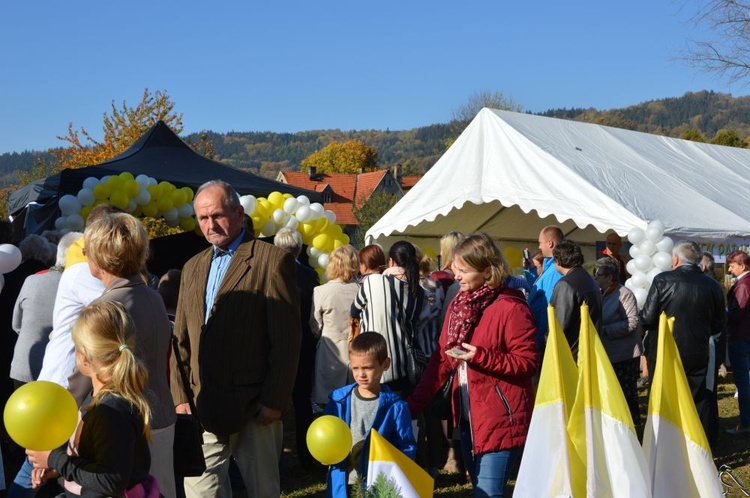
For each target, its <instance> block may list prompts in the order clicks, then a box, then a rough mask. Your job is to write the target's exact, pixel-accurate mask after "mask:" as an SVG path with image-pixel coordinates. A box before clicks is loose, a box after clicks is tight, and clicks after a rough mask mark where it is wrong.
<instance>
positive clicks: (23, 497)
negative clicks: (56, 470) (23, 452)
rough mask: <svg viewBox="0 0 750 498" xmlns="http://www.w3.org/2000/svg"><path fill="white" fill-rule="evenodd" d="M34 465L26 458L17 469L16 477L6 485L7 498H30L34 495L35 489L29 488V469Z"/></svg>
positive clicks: (32, 468)
mask: <svg viewBox="0 0 750 498" xmlns="http://www.w3.org/2000/svg"><path fill="white" fill-rule="evenodd" d="M32 470H34V465H33V464H32V463H31V462H29V459H28V458H26V459H25V460H24V461H23V465H21V468H20V469H19V470H18V474H17V475H16V478H15V479H13V482H12V483H11V485H10V486H9V487H8V498H31V497H33V496H36V489H32V488H31V471H32Z"/></svg>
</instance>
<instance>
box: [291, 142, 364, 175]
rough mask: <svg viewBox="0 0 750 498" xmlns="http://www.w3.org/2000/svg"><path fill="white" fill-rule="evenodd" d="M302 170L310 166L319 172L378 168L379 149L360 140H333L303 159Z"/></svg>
mask: <svg viewBox="0 0 750 498" xmlns="http://www.w3.org/2000/svg"><path fill="white" fill-rule="evenodd" d="M301 165H302V168H301V170H302V171H308V170H309V169H310V167H314V168H316V169H317V172H318V173H359V172H360V170H363V171H375V170H377V169H378V151H377V150H375V148H374V147H370V146H369V145H366V144H365V143H364V142H362V141H360V140H347V141H345V142H333V143H331V144H330V145H328V146H326V147H323V148H322V149H320V150H319V151H316V152H313V153H312V154H310V155H309V156H307V157H306V158H305V159H303V160H302V163H301Z"/></svg>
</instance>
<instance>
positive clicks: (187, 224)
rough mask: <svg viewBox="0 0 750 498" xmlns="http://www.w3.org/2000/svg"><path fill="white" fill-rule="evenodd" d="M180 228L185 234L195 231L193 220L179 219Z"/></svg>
mask: <svg viewBox="0 0 750 498" xmlns="http://www.w3.org/2000/svg"><path fill="white" fill-rule="evenodd" d="M180 228H182V229H183V230H185V231H186V232H190V231H192V230H195V218H192V217H191V218H181V219H180Z"/></svg>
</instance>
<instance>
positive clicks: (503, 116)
mask: <svg viewBox="0 0 750 498" xmlns="http://www.w3.org/2000/svg"><path fill="white" fill-rule="evenodd" d="M747 199H750V150H747V149H739V148H734V147H724V146H719V145H709V144H703V143H698V142H690V141H686V140H679V139H675V138H669V137H663V136H658V135H650V134H647V133H640V132H635V131H629V130H623V129H619V128H611V127H607V126H601V125H595V124H589V123H580V122H576V121H567V120H562V119H554V118H547V117H541V116H534V115H530V114H522V113H516V112H510V111H498V110H492V109H483V110H482V111H480V112H479V114H477V116H476V117H475V118H474V120H473V121H472V122H471V123H470V124H469V126H467V128H466V130H464V132H463V133H462V134H461V135H460V136H459V137H458V139H457V140H456V142H455V143H454V144H453V146H451V148H450V149H448V151H447V152H446V153H445V154H444V155H443V156H442V157H441V158H440V159H439V160H438V162H437V163H435V165H434V166H433V167H432V168H431V169H430V171H428V172H427V174H426V175H425V176H424V177H423V178H422V179H421V180H420V181H419V182H418V183H417V184H416V185H415V186H414V188H412V189H411V190H410V191H409V192H408V193H407V194H406V195H405V196H404V197H403V198H402V199H401V200H399V201H398V203H397V204H396V205H395V206H394V207H393V208H392V209H391V210H390V211H388V213H387V214H386V215H385V216H383V217H382V218H381V219H380V220H379V221H378V222H377V223H376V224H375V225H374V226H373V227H372V228H371V229H370V230H369V231H368V232H367V240H368V241H372V240H376V241H379V242H386V241H387V240H388V239H389V238H390V239H394V238H397V237H398V238H402V237H408V238H414V239H420V238H439V237H441V236H442V235H444V234H445V233H447V232H449V231H450V230H460V231H463V232H465V233H469V232H471V231H475V230H482V231H485V232H487V233H489V234H490V235H492V236H493V237H495V238H497V239H499V240H509V241H535V240H536V238H537V236H538V234H539V230H540V229H541V228H542V227H544V226H545V225H548V224H557V225H559V226H561V228H562V229H563V231H564V232H565V233H566V235H569V236H570V237H571V238H573V239H575V240H578V241H580V242H594V241H596V240H602V239H603V237H602V234H603V233H605V232H606V231H608V230H614V231H616V232H617V233H619V234H620V235H625V234H626V233H627V232H628V231H629V230H630V229H631V228H633V227H634V226H639V227H642V228H645V227H646V225H647V223H648V222H649V221H650V220H654V219H658V220H661V221H662V222H663V223H664V224H665V226H666V227H667V230H666V233H667V234H668V235H670V236H672V237H677V238H700V239H708V238H711V239H724V238H729V237H748V236H750V221H748V220H750V203H749V202H747ZM530 214H531V215H530Z"/></svg>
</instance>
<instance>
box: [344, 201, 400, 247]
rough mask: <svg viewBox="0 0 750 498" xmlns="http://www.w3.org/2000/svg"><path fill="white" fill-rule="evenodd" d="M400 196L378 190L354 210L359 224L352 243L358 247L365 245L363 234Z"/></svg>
mask: <svg viewBox="0 0 750 498" xmlns="http://www.w3.org/2000/svg"><path fill="white" fill-rule="evenodd" d="M400 198H401V195H398V194H390V193H388V192H385V191H380V192H376V193H374V194H372V195H371V196H370V198H369V199H367V202H365V203H364V204H363V205H362V207H361V208H359V209H355V210H354V216H355V217H356V218H357V222H358V223H359V226H358V227H357V231H356V232H355V234H354V238H353V239H352V245H353V246H354V247H356V248H358V249H362V248H363V247H365V245H366V244H365V234H366V233H367V231H368V230H369V229H370V228H372V226H373V225H374V224H375V223H377V221H378V220H379V219H380V218H382V217H383V215H385V213H387V212H388V211H389V210H390V209H391V208H392V207H393V206H394V205H395V204H396V202H398V200H399V199H400Z"/></svg>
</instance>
